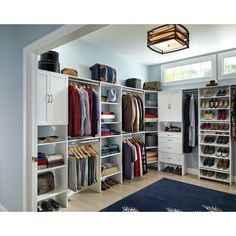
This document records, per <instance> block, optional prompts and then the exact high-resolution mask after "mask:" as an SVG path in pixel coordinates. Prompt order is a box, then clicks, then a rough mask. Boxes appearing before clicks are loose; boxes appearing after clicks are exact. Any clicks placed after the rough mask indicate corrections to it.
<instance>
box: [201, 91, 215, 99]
mask: <svg viewBox="0 0 236 236" xmlns="http://www.w3.org/2000/svg"><path fill="white" fill-rule="evenodd" d="M203 96H204V97H208V98H209V97H212V96H213V93H212V92H210V91H209V90H204V91H203Z"/></svg>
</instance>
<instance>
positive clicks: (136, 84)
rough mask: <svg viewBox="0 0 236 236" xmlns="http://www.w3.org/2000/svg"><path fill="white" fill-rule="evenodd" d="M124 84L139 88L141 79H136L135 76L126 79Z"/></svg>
mask: <svg viewBox="0 0 236 236" xmlns="http://www.w3.org/2000/svg"><path fill="white" fill-rule="evenodd" d="M126 86H128V87H131V88H138V89H141V87H142V81H141V79H137V78H131V79H127V80H126Z"/></svg>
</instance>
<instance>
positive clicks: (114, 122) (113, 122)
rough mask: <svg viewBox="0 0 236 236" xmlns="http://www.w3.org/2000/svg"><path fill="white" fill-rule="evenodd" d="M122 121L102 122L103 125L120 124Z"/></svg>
mask: <svg viewBox="0 0 236 236" xmlns="http://www.w3.org/2000/svg"><path fill="white" fill-rule="evenodd" d="M120 123H121V122H120V121H109V122H101V125H112V124H120Z"/></svg>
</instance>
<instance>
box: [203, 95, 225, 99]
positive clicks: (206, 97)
mask: <svg viewBox="0 0 236 236" xmlns="http://www.w3.org/2000/svg"><path fill="white" fill-rule="evenodd" d="M211 98H229V95H226V96H211V97H199V99H211Z"/></svg>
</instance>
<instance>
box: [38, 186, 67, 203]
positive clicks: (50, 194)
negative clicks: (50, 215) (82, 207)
mask: <svg viewBox="0 0 236 236" xmlns="http://www.w3.org/2000/svg"><path fill="white" fill-rule="evenodd" d="M66 192H67V188H56V189H54V190H53V191H51V192H48V193H45V194H41V195H38V196H37V201H38V202H40V201H43V200H45V199H48V198H52V197H54V196H57V195H59V194H61V193H66Z"/></svg>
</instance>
